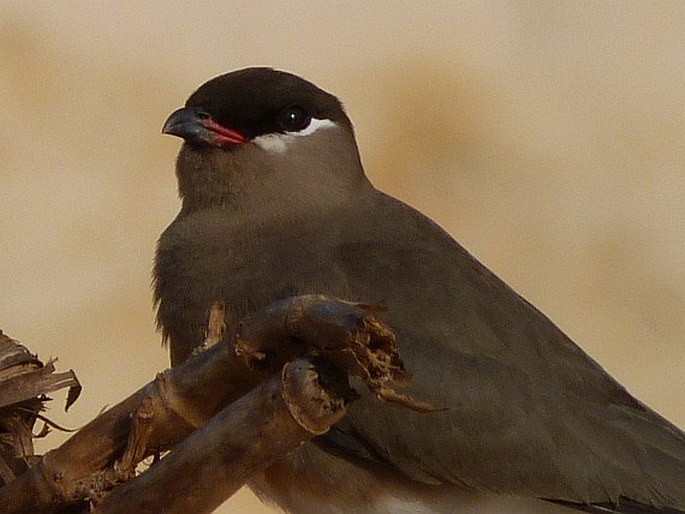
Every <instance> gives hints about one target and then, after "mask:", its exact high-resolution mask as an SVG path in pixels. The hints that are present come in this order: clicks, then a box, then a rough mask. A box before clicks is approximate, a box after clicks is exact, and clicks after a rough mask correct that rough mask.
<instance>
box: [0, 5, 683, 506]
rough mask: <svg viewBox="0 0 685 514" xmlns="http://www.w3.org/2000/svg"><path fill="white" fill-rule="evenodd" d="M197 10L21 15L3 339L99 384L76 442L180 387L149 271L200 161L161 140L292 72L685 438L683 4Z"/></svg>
mask: <svg viewBox="0 0 685 514" xmlns="http://www.w3.org/2000/svg"><path fill="white" fill-rule="evenodd" d="M141 4H142V5H141ZM188 5H190V4H189V3H188V4H186V3H184V2H178V3H166V2H145V3H141V2H133V1H117V2H85V1H83V2H74V1H71V2H59V3H58V2H47V1H44V2H21V3H20V2H16V3H10V2H3V3H1V4H0V112H1V113H2V115H1V116H0V191H1V193H0V195H1V196H0V220H1V222H0V248H1V250H0V269H1V270H2V271H1V272H0V291H1V294H2V301H0V328H2V329H3V330H4V331H5V332H6V333H7V334H9V335H11V336H12V337H15V338H17V339H20V340H21V341H23V342H24V343H25V344H27V345H28V346H29V347H30V348H31V349H32V350H33V351H36V352H38V353H39V355H40V356H41V357H42V358H43V359H47V358H49V357H51V356H59V358H60V361H59V363H58V365H59V367H60V368H61V369H67V368H74V369H75V370H76V371H77V372H78V375H79V377H80V379H81V381H82V382H83V385H84V388H85V389H84V393H83V396H82V399H81V400H80V401H79V402H78V403H77V404H76V405H75V406H74V408H73V411H72V412H71V413H70V414H68V415H65V414H64V413H62V412H61V406H62V402H63V397H62V396H60V397H59V398H58V401H57V402H55V403H54V405H53V409H52V411H51V415H52V416H53V417H54V418H55V419H56V420H57V421H59V422H61V423H63V424H66V425H69V426H74V427H75V426H79V425H81V424H83V423H84V422H86V421H87V420H89V419H90V418H92V417H93V416H95V415H96V414H97V413H98V412H99V411H100V409H101V408H103V406H105V405H108V404H113V403H115V402H117V401H118V400H120V399H122V398H124V397H125V396H126V395H127V394H128V393H130V392H132V391H134V390H135V389H137V388H138V387H139V386H140V385H142V384H144V383H145V382H147V381H148V380H150V379H151V378H153V377H154V375H155V373H156V372H157V371H158V370H161V369H163V368H164V367H165V366H166V363H167V358H166V354H165V352H164V351H163V350H162V349H161V348H160V345H159V339H160V338H159V335H158V334H156V333H155V327H154V315H153V311H152V306H151V300H150V297H151V294H150V269H151V262H152V255H153V252H154V246H155V241H156V239H157V236H158V235H159V233H160V232H161V231H162V230H163V229H164V227H165V226H166V225H167V224H168V223H169V222H170V221H171V219H172V218H173V216H174V215H175V214H176V212H177V209H178V206H179V204H178V200H177V198H176V184H175V178H174V175H173V162H174V158H175V154H176V152H177V150H178V147H179V140H178V139H176V138H171V137H163V136H161V135H160V128H161V126H162V123H163V122H164V120H165V119H166V117H167V115H168V114H169V113H170V112H171V111H172V110H174V109H176V108H177V107H179V106H180V105H181V104H182V103H183V102H184V101H185V98H186V97H187V95H188V94H190V93H191V92H192V91H193V89H194V88H195V87H197V86H198V85H199V84H201V83H202V82H204V81H205V80H206V79H208V78H210V77H212V76H214V75H217V74H219V73H222V72H225V71H228V70H232V69H236V68H240V67H244V66H249V65H271V66H274V67H278V68H282V69H286V70H290V71H293V72H296V73H298V74H301V75H303V76H305V77H306V78H308V79H310V80H312V81H314V82H316V83H317V84H319V85H320V86H321V87H323V88H325V89H328V90H329V91H332V92H334V93H336V94H337V95H338V96H340V97H341V98H342V99H343V100H344V101H345V103H346V105H347V108H348V111H349V113H350V115H351V117H352V119H353V120H354V121H355V122H356V127H357V133H358V139H359V143H360V147H361V151H362V155H363V159H364V162H365V165H366V169H367V172H368V174H369V175H370V176H371V178H372V180H373V181H374V182H375V184H376V185H377V186H379V187H380V188H381V189H384V190H386V191H388V192H390V193H392V194H394V195H396V196H399V197H400V198H402V199H404V200H406V201H407V202H409V203H411V204H412V205H414V206H416V207H418V208H419V209H421V210H422V211H424V212H425V213H427V214H429V215H430V216H431V217H433V218H434V219H435V220H437V221H438V222H439V223H440V224H441V225H443V226H444V227H445V228H447V229H448V230H449V231H450V232H451V233H452V234H453V235H454V236H455V237H456V238H457V239H458V240H459V241H461V242H462V243H463V244H464V245H465V246H466V247H467V248H469V249H470V251H472V252H473V253H474V254H475V255H476V256H478V258H479V259H480V260H481V261H483V262H485V263H486V264H487V265H488V266H489V267H490V268H492V269H493V270H494V271H496V272H497V273H498V274H499V275H500V276H502V277H503V278H504V279H505V280H506V281H507V282H508V283H509V284H511V285H512V286H513V287H514V288H515V289H517V290H518V291H519V292H521V293H522V294H523V295H524V296H526V297H527V298H528V299H529V300H531V301H532V302H533V303H534V304H536V305H537V306H538V307H540V308H541V309H542V310H543V311H544V312H545V313H547V314H548V315H549V316H550V317H551V318H552V319H553V320H555V321H556V322H557V323H558V324H559V325H560V326H561V327H562V328H563V329H564V330H565V331H566V332H567V333H569V334H570V335H571V336H572V337H573V338H574V339H575V340H576V341H577V342H579V343H580V344H581V346H582V347H583V348H584V349H585V350H587V351H588V352H589V353H590V354H591V355H592V356H593V357H595V358H596V359H597V360H598V361H599V362H600V363H602V364H603V365H604V366H605V367H606V368H607V369H608V370H609V371H610V372H611V373H612V374H614V375H615V376H616V377H617V378H619V379H620V380H621V381H622V382H623V383H624V384H626V385H627V387H628V388H629V389H630V390H631V391H632V392H633V393H634V394H635V395H636V396H637V397H639V398H640V399H642V400H644V401H645V402H647V403H648V404H650V405H651V406H653V407H654V408H656V409H657V410H658V411H659V412H661V413H662V414H664V415H665V416H667V417H668V418H670V419H671V420H672V421H674V422H675V423H676V424H678V425H679V426H681V427H685V399H684V398H685V379H683V366H684V365H685V342H684V336H683V332H684V330H683V329H684V328H685V318H684V317H683V313H684V312H685V297H684V295H683V292H684V291H685V264H684V263H685V201H684V198H685V145H684V142H685V122H684V121H683V120H685V89H684V85H685V31H683V26H685V5H684V4H682V3H680V2H672V3H668V2H659V3H629V2H601V3H600V2H595V3H586V4H583V5H581V3H579V2H578V3H576V2H565V3H564V2H560V3H555V2H538V1H524V2H518V3H509V2H465V3H460V4H458V5H457V3H456V2H451V3H447V2H445V3H420V4H417V3H415V2H404V3H403V2H374V3H373V4H366V3H361V2H354V3H345V4H333V3H327V2H312V3H302V2H299V3H296V4H288V6H287V7H284V6H285V4H281V3H279V2H249V3H245V2H234V3H219V2H196V3H194V4H193V5H194V7H193V8H192V9H189V8H188V7H187V6H188ZM60 440H61V439H60V436H52V437H51V438H50V439H49V440H48V441H47V442H46V443H45V445H44V446H42V447H41V449H43V450H44V449H45V448H48V447H50V446H52V445H54V444H57V442H59V441H60ZM229 504H230V505H231V506H232V507H233V509H232V510H231V512H235V513H248V512H249V513H253V512H254V513H257V512H265V511H264V510H262V507H260V506H258V504H257V503H256V501H255V500H254V499H252V498H251V497H250V496H249V494H248V493H241V494H240V495H238V497H236V498H234V499H232V500H231V501H230V503H229ZM224 512H227V510H224Z"/></svg>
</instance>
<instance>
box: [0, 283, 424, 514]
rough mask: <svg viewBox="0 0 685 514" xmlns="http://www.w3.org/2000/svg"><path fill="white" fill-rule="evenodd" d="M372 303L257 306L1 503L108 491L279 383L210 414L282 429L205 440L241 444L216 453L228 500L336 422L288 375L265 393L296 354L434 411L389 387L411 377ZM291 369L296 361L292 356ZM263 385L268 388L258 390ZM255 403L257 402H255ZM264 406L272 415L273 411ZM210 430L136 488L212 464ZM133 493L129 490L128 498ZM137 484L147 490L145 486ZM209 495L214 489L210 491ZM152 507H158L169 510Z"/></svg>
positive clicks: (70, 500)
mask: <svg viewBox="0 0 685 514" xmlns="http://www.w3.org/2000/svg"><path fill="white" fill-rule="evenodd" d="M375 310H377V309H374V308H373V307H371V306H368V305H360V304H355V303H350V302H345V301H342V300H337V299H331V298H327V297H322V296H300V297H293V298H288V299H285V300H282V301H279V302H276V303H274V304H272V305H271V306H269V307H267V308H266V309H264V310H263V311H261V312H260V313H259V314H258V315H256V316H253V317H251V318H249V319H247V320H244V321H243V322H241V323H240V324H239V325H238V327H235V329H234V330H233V331H232V332H231V333H230V334H229V335H228V336H227V337H226V338H225V339H224V340H223V341H221V342H220V343H218V344H216V345H214V346H212V347H211V348H209V349H207V350H206V351H204V352H201V353H198V354H197V355H194V356H192V357H191V358H190V359H188V360H187V361H186V362H184V363H183V364H182V365H181V366H178V367H176V368H172V369H169V370H167V371H165V372H164V373H162V374H160V375H158V376H157V378H156V379H155V380H154V381H153V382H151V383H149V384H148V385H146V386H145V387H143V388H142V389H140V390H139V391H138V392H136V393H134V394H133V395H131V396H130V397H129V398H127V399H126V400H124V401H123V402H121V403H119V404H118V405H116V406H114V407H112V408H111V409H109V410H108V411H106V412H105V413H103V414H102V415H101V416H99V417H97V418H95V419H94V420H93V421H91V422H90V423H89V424H88V425H86V426H85V427H84V428H83V429H81V430H80V431H79V432H78V433H76V434H75V435H74V436H72V438H70V439H69V440H68V441H67V442H65V443H64V444H63V445H62V446H61V447H60V448H57V449H56V450H53V451H50V452H48V453H47V454H46V455H45V456H43V458H42V459H41V460H40V461H39V463H38V464H37V465H35V466H34V467H33V468H32V469H30V470H29V471H28V472H26V473H24V474H23V475H21V476H19V477H18V478H17V479H16V480H14V482H12V483H10V484H8V485H6V486H5V487H3V488H0V505H2V506H3V508H4V510H3V512H6V513H8V514H10V513H18V512H32V513H40V512H54V511H55V508H56V506H60V505H69V504H74V503H78V502H83V501H84V500H91V501H99V500H100V499H101V498H102V497H103V495H104V494H105V493H106V491H107V490H109V489H111V488H112V486H114V485H115V484H117V483H120V482H123V481H126V480H128V479H130V478H131V477H132V476H134V474H135V472H134V470H135V466H136V464H137V463H138V462H139V461H140V460H141V459H142V458H144V457H145V456H147V455H150V454H153V453H156V452H159V451H162V450H167V449H171V448H173V447H174V446H176V445H177V444H178V443H179V442H180V441H182V440H183V439H185V438H186V437H187V436H188V435H189V434H191V433H192V432H193V431H195V430H196V429H197V428H198V427H200V426H202V425H203V424H204V423H205V422H206V421H207V420H208V419H209V418H211V417H213V416H215V415H216V414H217V413H218V412H219V411H222V410H223V409H225V407H226V406H227V405H230V404H232V403H234V402H236V400H238V399H239V398H241V397H244V396H245V395H246V394H247V393H249V392H250V391H252V390H253V389H255V388H256V387H257V386H259V385H260V384H262V383H265V382H267V381H268V382H267V383H268V384H271V386H268V385H262V386H261V387H260V389H256V390H255V391H253V392H252V393H251V394H250V395H248V396H247V397H245V398H243V399H242V400H240V401H239V402H238V403H237V404H236V405H237V407H235V408H234V407H230V408H228V409H225V410H223V412H221V414H220V415H219V417H218V418H217V419H218V420H213V421H212V424H214V423H216V424H218V425H221V426H224V423H225V424H226V426H231V424H232V423H233V424H235V423H237V425H234V426H242V425H240V423H245V419H247V417H249V416H261V415H264V416H266V417H265V418H264V419H266V420H267V421H266V424H265V425H263V426H264V427H271V429H272V430H276V431H278V430H281V429H282V430H283V433H282V434H281V433H280V432H279V433H278V434H276V433H274V432H269V430H267V431H266V432H264V433H256V434H254V433H253V434H250V433H249V431H248V432H245V431H243V432H235V433H231V435H230V436H229V435H228V432H227V433H226V435H225V437H226V438H227V439H226V440H222V441H221V442H220V443H219V442H217V441H216V440H214V441H213V442H208V443H207V445H206V448H210V449H211V448H214V451H216V452H218V449H219V448H222V447H226V445H231V444H234V445H236V446H235V449H234V450H232V451H230V452H229V453H228V454H227V455H226V456H224V457H220V455H219V454H218V453H217V458H218V459H219V462H220V463H223V464H222V465H223V466H229V467H228V468H227V470H225V471H222V472H218V473H219V475H218V476H221V477H222V480H223V479H225V478H226V476H233V473H235V474H236V476H238V477H239V479H238V481H239V482H240V483H237V482H235V483H233V482H228V483H227V484H226V485H225V486H224V484H217V483H216V481H217V479H216V478H214V479H213V480H210V481H209V482H210V484H211V488H212V489H214V488H216V490H217V493H216V496H214V495H212V496H211V497H212V500H211V501H212V502H214V501H221V500H220V499H219V498H222V499H223V498H225V495H226V494H230V492H231V491H233V490H234V489H235V488H237V487H239V486H240V485H242V483H243V482H244V481H245V479H246V478H247V476H248V473H251V472H254V471H258V470H259V469H263V468H264V467H266V465H268V463H269V462H270V461H271V460H273V459H274V458H276V457H278V456H279V455H284V454H285V453H287V451H288V450H287V448H290V447H291V446H290V445H293V447H294V445H296V444H297V441H298V440H304V439H305V438H307V437H312V436H313V435H314V434H315V433H317V431H318V430H320V432H318V433H322V432H325V431H326V430H327V429H328V426H329V425H330V422H329V421H325V422H323V423H321V425H320V426H319V428H318V429H313V426H312V425H309V424H308V423H307V422H303V419H307V415H306V412H308V409H309V408H310V407H311V406H309V407H308V406H307V403H306V402H305V403H304V404H301V402H293V401H290V400H289V399H288V398H289V395H290V394H295V393H293V390H292V389H289V388H288V387H285V386H283V384H285V382H284V383H283V384H281V387H284V389H283V391H285V392H284V393H281V394H271V396H269V395H266V394H265V392H264V391H265V390H271V391H273V389H268V387H277V386H278V385H279V384H278V381H277V382H275V383H274V382H273V380H274V379H272V377H273V376H274V375H276V376H281V375H280V374H281V370H282V369H283V366H284V365H285V364H286V363H287V362H290V361H293V360H294V359H296V358H298V357H302V356H309V357H313V358H315V359H321V360H322V361H325V362H328V363H330V364H332V365H333V366H334V367H336V368H337V369H339V370H342V371H343V372H344V373H346V374H350V375H353V376H356V377H358V378H360V379H362V380H363V381H364V382H365V383H366V384H367V385H368V386H369V388H370V389H371V390H372V391H374V392H375V393H376V394H377V396H379V397H380V398H390V399H391V400H392V401H398V402H400V403H402V404H404V405H406V406H409V407H411V408H415V409H417V410H430V409H429V408H428V407H430V406H426V405H425V404H421V403H420V402H416V401H414V400H413V399H411V398H407V397H404V396H402V395H397V394H394V396H393V394H390V393H388V391H391V392H393V393H394V391H393V390H392V388H391V385H392V384H393V383H401V382H404V381H406V380H407V379H408V377H409V375H408V373H407V372H406V371H405V370H404V366H403V364H402V361H401V359H400V358H399V355H398V353H397V344H396V341H395V338H394V335H393V334H392V332H391V331H390V330H389V329H388V328H387V327H385V326H384V325H383V324H382V323H381V322H380V321H378V320H377V319H376V318H375V316H374V312H375ZM291 366H292V365H291ZM285 369H286V370H287V369H292V368H290V366H288V367H287V368H285ZM284 373H286V372H284ZM286 374H287V373H286ZM305 374H306V373H305ZM283 376H286V375H285V374H284V375H283ZM270 379H271V381H269V380H270ZM279 380H280V379H279ZM296 382H297V381H295V383H296ZM288 383H290V382H288ZM262 388H267V389H265V390H262ZM260 390H262V393H258V391H260ZM317 394H318V393H317ZM269 398H270V399H271V405H269V406H268V407H267V406H265V405H263V404H261V403H260V402H261V401H264V400H265V399H269ZM284 398H285V399H284ZM398 398H399V399H398ZM347 399H349V398H347ZM280 402H285V404H288V405H290V407H291V408H290V410H288V413H289V414H288V416H290V417H289V418H288V417H286V418H284V417H283V414H282V412H285V411H283V409H282V405H281V403H280ZM314 403H315V404H316V403H317V402H316V401H314ZM251 408H254V409H255V410H254V411H251V410H250V409H251ZM235 409H238V410H237V411H236V410H235ZM264 409H266V410H264ZM267 411H268V412H269V413H272V414H268V415H267V414H266V412H267ZM236 412H237V413H236ZM250 412H251V414H249V415H248V413H250ZM298 412H299V413H300V414H298ZM279 413H280V414H279ZM293 413H295V414H294V418H293ZM302 413H305V414H302ZM232 416H237V417H236V418H232ZM270 416H273V417H270ZM284 419H290V421H284ZM292 419H295V420H296V421H299V426H300V429H299V430H293V428H292V426H291V424H289V423H291V421H292ZM241 420H242V421H241ZM268 420H271V421H268ZM331 422H332V421H331ZM270 423H271V424H270ZM303 423H304V425H303ZM257 426H258V425H257ZM303 426H304V428H303ZM279 427H281V428H279ZM208 432H209V431H208V430H202V431H200V432H198V433H197V434H195V435H194V436H193V439H192V441H196V442H192V441H191V442H189V443H185V442H184V443H183V445H181V446H180V447H179V448H176V449H174V451H173V452H172V453H171V454H170V455H169V456H168V457H166V458H164V459H162V461H161V462H160V463H159V464H156V465H155V466H153V468H151V469H150V470H148V471H147V472H145V473H144V474H143V475H142V476H141V478H140V479H137V480H135V481H134V482H132V484H131V486H130V487H131V488H134V489H133V491H134V492H135V491H139V490H140V489H141V488H143V489H144V488H145V487H146V486H145V485H143V486H137V485H135V483H142V484H146V483H147V481H151V480H164V479H159V478H155V477H157V473H163V472H164V471H160V472H155V473H154V474H151V472H152V470H154V469H155V468H157V466H161V464H162V463H164V462H165V461H168V460H169V459H172V457H173V460H170V461H169V464H166V465H165V466H164V467H162V468H160V469H162V470H164V469H165V468H166V469H168V470H169V469H170V470H171V471H167V472H170V473H171V474H172V475H173V474H174V473H176V474H175V475H174V478H173V482H174V483H177V482H178V480H179V477H181V476H184V475H187V474H192V473H190V472H189V470H191V469H204V466H205V465H206V464H207V462H206V461H202V460H196V459H197V456H198V452H197V451H196V448H197V447H198V446H197V445H201V444H204V443H200V442H198V439H196V438H199V439H203V438H205V437H208V438H210V440H211V435H209V433H208ZM203 434H204V435H203ZM298 438H299V439H298ZM281 439H282V441H281V442H279V441H280V440H281ZM255 441H258V442H259V444H256V442H255ZM253 442H255V443H254V444H253ZM215 445H218V446H215ZM279 445H281V446H279ZM252 446H255V447H256V448H261V450H260V452H261V453H260V452H257V454H250V452H249V451H248V450H249V448H250V447H252ZM203 447H204V446H203ZM279 452H280V453H279ZM233 459H236V464H235V465H236V466H237V470H234V469H233V467H232V466H233V464H232V461H233ZM115 462H116V464H115ZM191 462H192V464H191ZM167 466H168V468H167ZM177 466H182V467H183V469H184V471H183V472H174V471H173V470H174V469H178V467H177ZM260 466H263V467H262V468H260ZM148 474H151V475H150V477H149V478H146V479H144V480H143V478H142V477H143V476H145V475H148ZM196 486H198V485H197V484H196ZM123 487H125V488H128V487H129V486H128V485H126V486H123ZM155 487H156V486H155ZM188 487H190V486H189V485H188ZM198 487H208V485H207V484H205V483H204V481H203V485H202V486H198ZM202 490H203V491H204V489H202ZM112 494H119V493H112ZM131 494H132V493H130V491H129V493H126V494H125V497H126V498H128V497H129V495H131ZM135 494H142V495H143V496H141V498H145V497H146V496H145V494H144V493H138V492H136V493H135ZM202 495H205V492H202ZM169 496H171V495H169ZM206 496H210V495H209V493H206ZM147 497H148V498H149V496H147ZM162 499H163V498H158V499H157V500H155V501H161V500H162ZM131 501H133V500H131ZM112 503H116V502H114V501H113V500H106V501H105V502H104V503H102V504H101V506H100V509H101V511H102V512H115V511H114V510H107V509H112V508H115V507H114V506H112ZM210 503H211V502H210ZM212 504H214V503H212ZM141 508H142V507H141ZM174 508H175V507H174ZM206 508H211V507H206ZM179 509H180V510H178V512H182V511H183V510H182V509H181V507H179ZM161 510H166V509H161ZM132 511H140V510H138V509H137V508H130V509H129V512H132ZM152 511H156V512H159V511H160V509H154V510H152ZM152 511H150V512H152ZM192 511H195V509H192ZM116 512H118V511H116ZM143 512H144V511H143ZM171 512H176V511H171Z"/></svg>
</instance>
